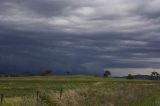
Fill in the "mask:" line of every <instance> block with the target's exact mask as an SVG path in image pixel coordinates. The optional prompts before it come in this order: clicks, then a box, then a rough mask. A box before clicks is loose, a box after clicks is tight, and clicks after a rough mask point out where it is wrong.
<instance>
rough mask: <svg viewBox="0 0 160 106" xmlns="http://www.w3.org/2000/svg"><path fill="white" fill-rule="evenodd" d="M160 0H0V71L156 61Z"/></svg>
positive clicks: (93, 68)
mask: <svg viewBox="0 0 160 106" xmlns="http://www.w3.org/2000/svg"><path fill="white" fill-rule="evenodd" d="M159 4H160V0H0V71H1V72H23V71H35V72H36V71H41V70H45V69H54V70H59V72H60V71H62V72H63V71H66V70H69V71H71V72H74V73H98V74H101V73H103V69H104V68H149V67H152V68H159V67H160V6H159Z"/></svg>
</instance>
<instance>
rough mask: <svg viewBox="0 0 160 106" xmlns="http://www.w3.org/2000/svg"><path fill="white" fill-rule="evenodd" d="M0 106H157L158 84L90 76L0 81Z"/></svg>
mask: <svg viewBox="0 0 160 106" xmlns="http://www.w3.org/2000/svg"><path fill="white" fill-rule="evenodd" d="M0 94H3V95H4V97H3V98H1V99H2V103H1V104H0V106H160V81H150V80H128V79H123V78H101V77H92V76H46V77H40V76H36V77H14V78H12V77H7V78H0Z"/></svg>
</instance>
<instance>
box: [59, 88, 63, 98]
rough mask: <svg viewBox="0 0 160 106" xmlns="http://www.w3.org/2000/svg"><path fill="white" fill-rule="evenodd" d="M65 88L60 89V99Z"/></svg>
mask: <svg viewBox="0 0 160 106" xmlns="http://www.w3.org/2000/svg"><path fill="white" fill-rule="evenodd" d="M62 93H63V89H62V88H61V89H60V99H61V98H62Z"/></svg>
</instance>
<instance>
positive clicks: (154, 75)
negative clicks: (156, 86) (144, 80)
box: [150, 71, 160, 80]
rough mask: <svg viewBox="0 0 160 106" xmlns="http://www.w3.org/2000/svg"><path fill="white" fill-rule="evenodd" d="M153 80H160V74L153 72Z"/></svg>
mask: <svg viewBox="0 0 160 106" xmlns="http://www.w3.org/2000/svg"><path fill="white" fill-rule="evenodd" d="M150 76H151V79H152V80H159V79H160V74H159V73H158V72H155V71H154V72H151V75H150Z"/></svg>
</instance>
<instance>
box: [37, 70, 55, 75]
mask: <svg viewBox="0 0 160 106" xmlns="http://www.w3.org/2000/svg"><path fill="white" fill-rule="evenodd" d="M52 72H53V71H52V70H45V71H44V72H42V73H41V74H40V75H41V76H47V75H50V74H51V73H52Z"/></svg>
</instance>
